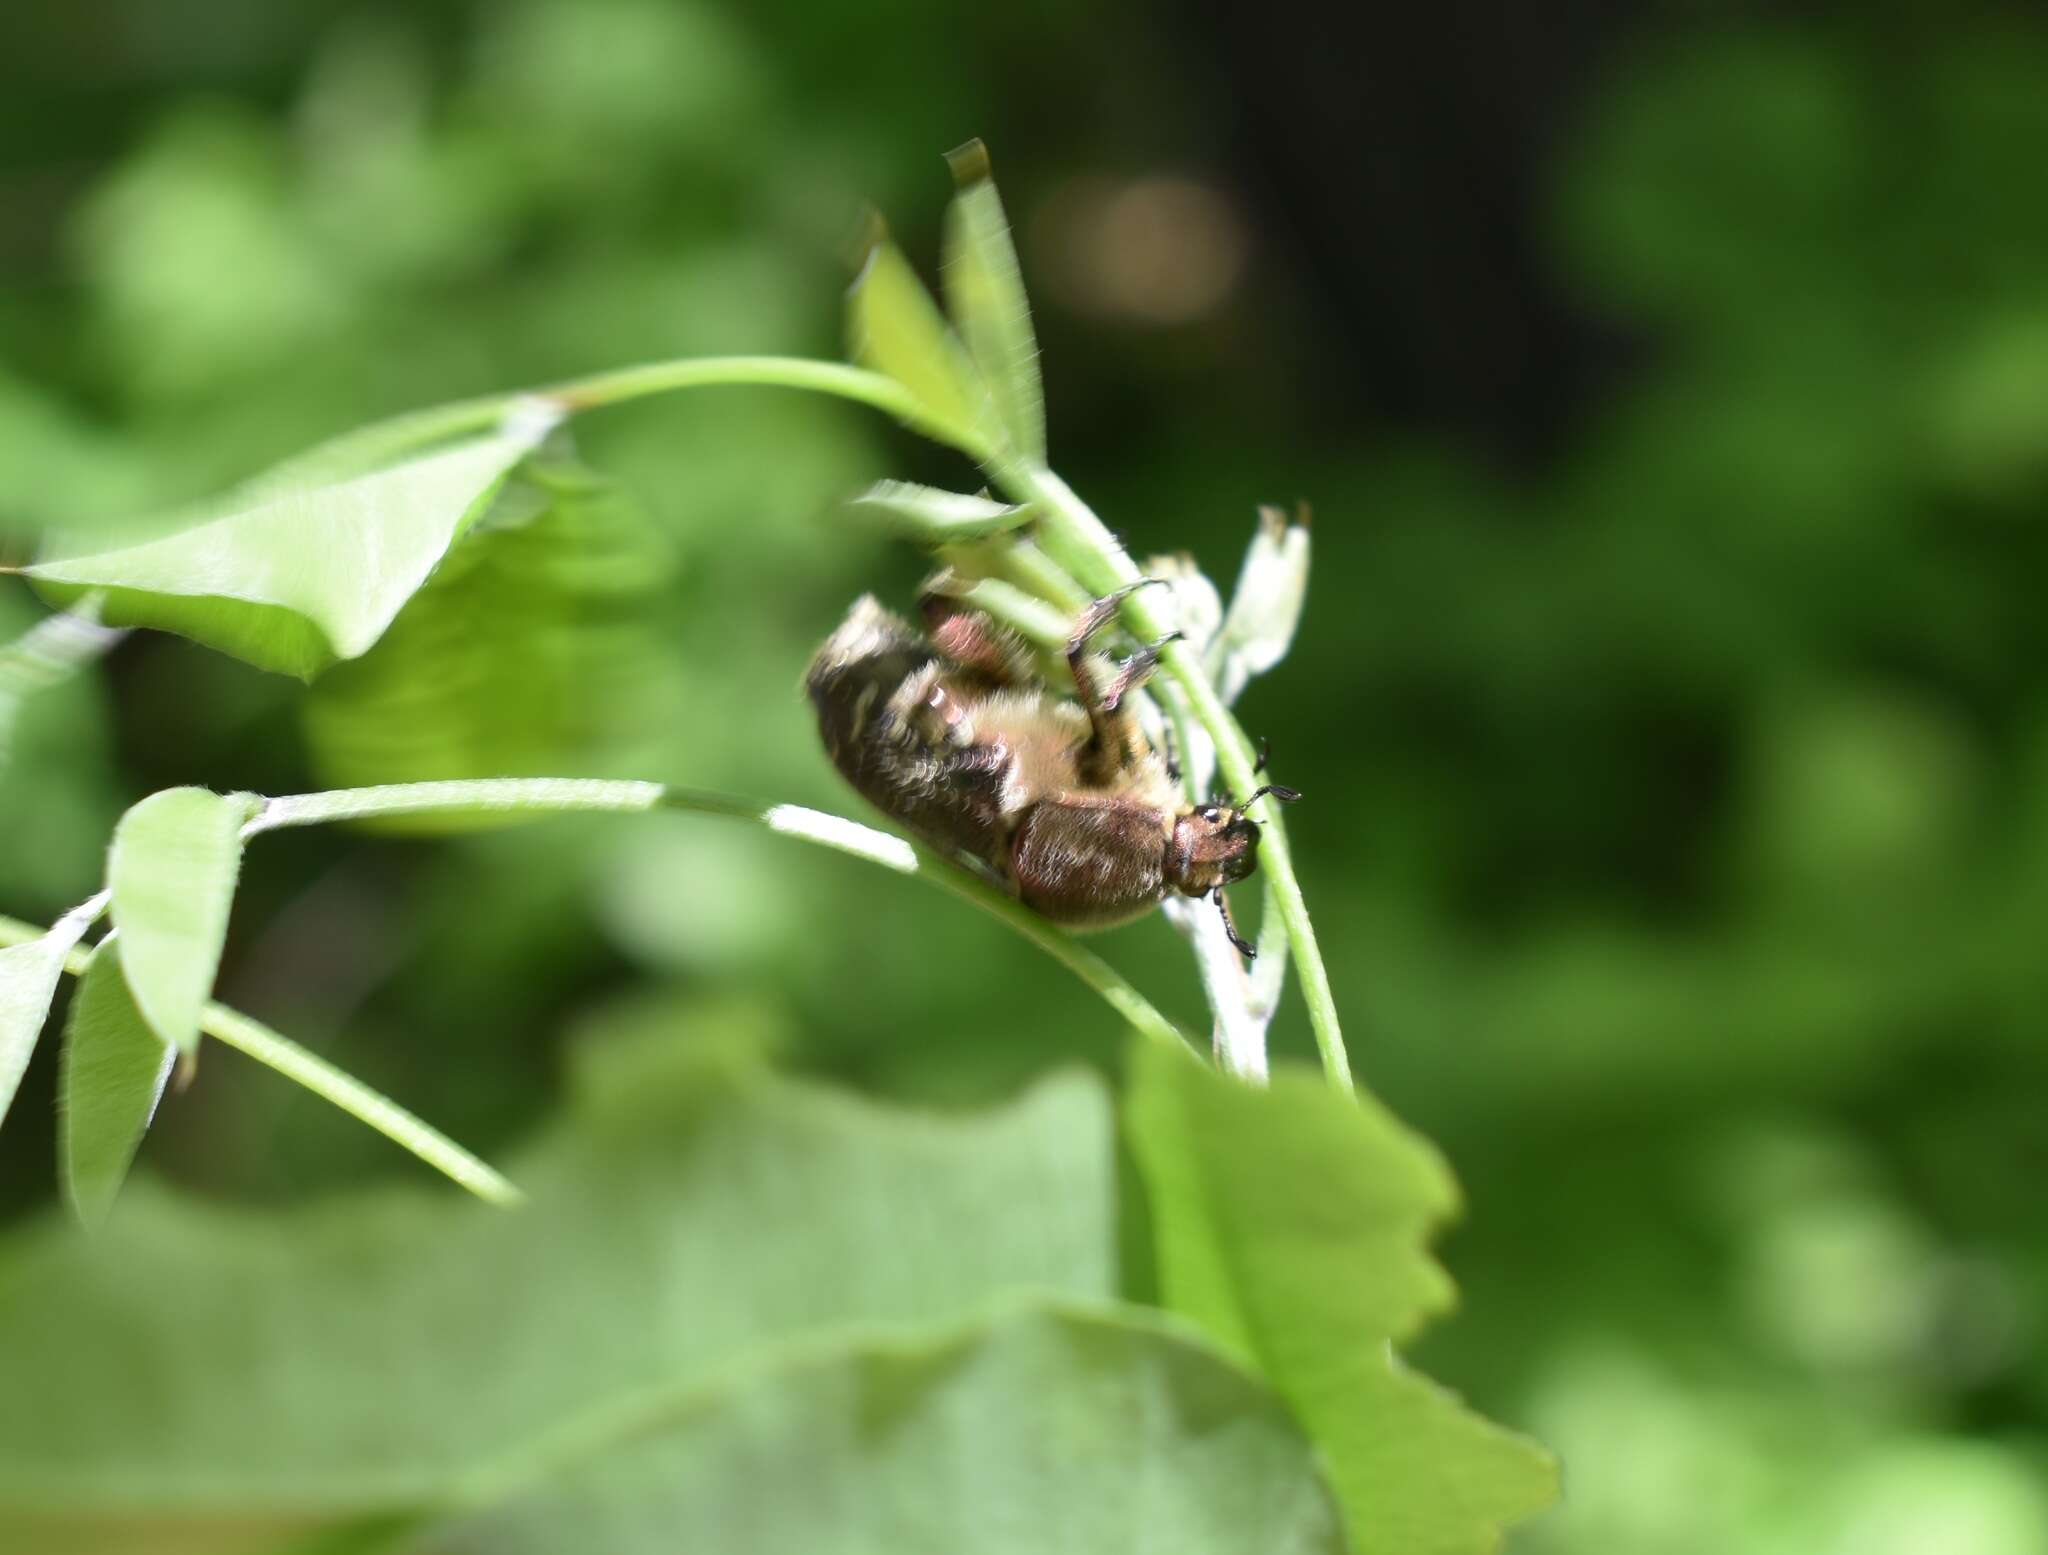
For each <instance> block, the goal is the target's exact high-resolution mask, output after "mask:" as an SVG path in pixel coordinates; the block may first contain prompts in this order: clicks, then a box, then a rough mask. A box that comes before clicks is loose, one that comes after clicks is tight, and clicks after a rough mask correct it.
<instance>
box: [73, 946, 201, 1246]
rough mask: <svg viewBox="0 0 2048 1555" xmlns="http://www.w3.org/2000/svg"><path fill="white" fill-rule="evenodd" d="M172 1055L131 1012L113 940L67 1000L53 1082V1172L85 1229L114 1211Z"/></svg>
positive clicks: (96, 956)
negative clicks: (55, 1090)
mask: <svg viewBox="0 0 2048 1555" xmlns="http://www.w3.org/2000/svg"><path fill="white" fill-rule="evenodd" d="M175 1057H176V1050H175V1049H174V1048H172V1047H171V1046H170V1044H169V1043H167V1042H165V1041H164V1040H163V1038H161V1037H159V1036H158V1035H157V1034H156V1033H155V1032H154V1031H151V1030H150V1029H149V1026H148V1024H147V1023H146V1022H145V1021H144V1020H143V1018H142V1013H141V1011H139V1010H137V1009H136V1007H135V998H134V995H132V994H131V993H130V992H129V991H128V982H127V979H126V978H124V977H123V976H122V975H121V947H120V944H119V941H118V940H116V939H113V938H109V939H107V940H106V941H105V942H104V943H102V944H101V946H100V948H99V949H98V950H97V951H95V952H94V953H93V958H92V965H91V966H89V967H87V968H86V971H85V980H84V981H83V982H82V983H80V984H79V987H78V993H77V996H76V997H75V998H73V1000H72V1001H71V1018H70V1020H69V1021H68V1022H67V1023H66V1025H65V1028H64V1048H63V1055H62V1061H61V1068H60V1070H59V1078H58V1096H59V1102H60V1109H61V1110H60V1111H59V1113H58V1119H57V1122H58V1137H57V1161H58V1173H59V1176H60V1177H61V1178H62V1180H63V1184H64V1197H65V1199H66V1201H67V1202H69V1204H70V1205H71V1209H72V1212H73V1213H74V1214H76V1215H77V1216H78V1218H79V1219H80V1220H81V1221H82V1222H84V1223H85V1224H86V1225H87V1226H90V1227H97V1226H99V1225H100V1224H101V1223H102V1222H104V1221H105V1220H106V1218H107V1211H108V1210H109V1209H111V1208H112V1207H113V1203H114V1196H115V1194H117V1193H119V1192H120V1189H121V1183H122V1180H123V1179H124V1178H126V1177H127V1175H128V1166H129V1163H130V1162H132V1161H133V1160H134V1159H135V1149H136V1146H138V1145H140V1144H141V1143H142V1136H143V1134H144V1132H145V1131H146V1130H147V1129H148V1128H149V1121H150V1119H151V1118H152V1117H154V1116H155V1114H156V1104H157V1102H158V1101H160V1100H161V1099H162V1097H163V1094H164V1082H165V1081H166V1080H168V1079H169V1078H170V1074H171V1063H172V1060H173V1059H174V1058H175Z"/></svg>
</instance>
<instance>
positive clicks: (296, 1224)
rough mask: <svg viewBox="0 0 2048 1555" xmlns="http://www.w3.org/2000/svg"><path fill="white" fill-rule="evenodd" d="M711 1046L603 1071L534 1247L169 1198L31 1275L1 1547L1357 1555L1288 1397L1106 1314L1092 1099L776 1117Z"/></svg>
mask: <svg viewBox="0 0 2048 1555" xmlns="http://www.w3.org/2000/svg"><path fill="white" fill-rule="evenodd" d="M702 1017H703V1018H702V1020H701V1023H700V1024H701V1025H702V1027H704V1028H705V1030H706V1033H707V1034H706V1035H705V1036H704V1037H702V1038H701V1039H700V1042H699V1044H698V1046H699V1048H700V1051H698V1052H697V1053H696V1054H694V1055H691V1054H689V1053H687V1052H685V1053H684V1054H683V1055H682V1056H681V1057H680V1058H679V1057H678V1051H677V1048H676V1045H675V1044H674V1042H673V1040H672V1039H671V1038H670V1037H669V1035H668V1034H667V1033H660V1032H658V1033H657V1034H655V1035H653V1036H651V1037H650V1036H649V1035H646V1034H641V1035H639V1036H638V1037H635V1036H633V1035H631V1034H630V1033H629V1034H626V1035H614V1036H613V1037H611V1038H610V1039H609V1040H608V1041H605V1042H603V1043H600V1044H597V1045H594V1046H591V1047H589V1049H588V1051H587V1052H586V1054H585V1060H584V1063H583V1064H582V1066H581V1070H582V1072H581V1074H580V1077H579V1079H578V1082H577V1091H578V1101H577V1104H576V1106H575V1108H574V1109H573V1110H572V1112H571V1113H570V1115H569V1117H568V1119H567V1121H566V1123H565V1124H564V1125H563V1126H561V1127H560V1128H558V1129H557V1130H555V1131H554V1133H553V1134H552V1136H551V1137H550V1138H549V1139H548V1140H547V1141H546V1142H545V1143H543V1144H542V1145H540V1146H538V1147H537V1148H536V1150H535V1151H533V1152H532V1153H530V1154H529V1156H528V1157H527V1158H526V1159H525V1160H524V1161H523V1162H522V1163H521V1164H520V1166H519V1168H518V1173H519V1176H520V1178H521V1180H522V1181H523V1182H524V1183H525V1184H526V1186H527V1187H528V1188H529V1190H530V1191H531V1194H532V1202H531V1205H530V1207H529V1208H528V1209H527V1210H525V1211H523V1212H521V1213H518V1214H506V1213H503V1212H499V1211H493V1210H490V1209H488V1208H486V1207H484V1206H480V1205H476V1204H473V1203H468V1202H462V1201H451V1200H448V1199H446V1198H443V1199H441V1200H440V1201H439V1202H432V1201H429V1200H428V1199H427V1198H425V1197H424V1196H422V1195H419V1194H417V1193H412V1192H400V1193H383V1194H370V1195H359V1196H355V1197H353V1198H351V1199H348V1200H345V1201H337V1202H335V1203H334V1204H332V1205H330V1206H328V1207H326V1208H325V1209H323V1210H308V1211H302V1212H299V1213H297V1214H296V1215H291V1216H284V1215H265V1214H250V1213H246V1212H236V1211H233V1210H226V1209H222V1208H218V1207H212V1206H206V1205H202V1204H198V1203H194V1202H191V1201H190V1200H188V1199H185V1198H183V1197H180V1196H176V1195H171V1194H167V1193H161V1192H160V1193H157V1194H155V1195H141V1194H138V1196H137V1201H136V1202H134V1203H133V1204H132V1205H124V1210H127V1211H128V1213H127V1214H125V1215H124V1217H123V1218H122V1219H121V1220H120V1221H118V1222H117V1223H116V1225H115V1227H114V1229H113V1230H112V1231H111V1232H110V1233H109V1234H108V1235H107V1236H106V1237H105V1238H103V1239H100V1240H97V1241H94V1242H91V1243H85V1242H81V1241H80V1240H79V1239H78V1238H77V1236H76V1235H75V1234H73V1233H71V1232H69V1231H68V1230H65V1229H63V1228H57V1227H52V1228H50V1229H49V1230H47V1231H45V1232H44V1233H43V1234H42V1235H40V1236H38V1237H35V1238H31V1239H28V1240H26V1241H25V1242H24V1244H23V1245H21V1246H19V1247H18V1248H17V1249H16V1250H15V1252H16V1262H15V1265H14V1270H13V1272H14V1277H13V1278H11V1279H10V1280H9V1281H8V1283H7V1286H6V1294H5V1296H4V1297H0V1335H4V1336H5V1338H4V1340H0V1344H4V1348H5V1351H6V1353H7V1354H8V1356H9V1374H10V1377H11V1378H12V1380H13V1385H14V1389H15V1396H16V1397H20V1398H34V1399H37V1400H41V1401H44V1407H40V1408H38V1409H37V1410H35V1411H21V1412H17V1413H15V1414H12V1415H10V1416H8V1417H7V1418H6V1419H5V1420H4V1421H0V1507H4V1508H7V1509H8V1510H6V1511H5V1512H4V1513H0V1515H5V1516H7V1517H9V1518H12V1519H20V1520H23V1521H24V1522H25V1523H26V1525H27V1526H29V1527H31V1528H33V1529H35V1530H36V1531H37V1533H38V1535H39V1536H40V1537H42V1538H44V1539H46V1540H48V1541H51V1542H52V1543H59V1542H60V1541H71V1543H75V1544H76V1545H77V1546H78V1547H80V1548H89V1547H90V1548H107V1547H109V1545H108V1544H105V1543H102V1544H100V1545H94V1544H92V1542H91V1541H92V1540H93V1539H94V1538H95V1537H97V1538H99V1539H102V1540H110V1541H111V1540H118V1539H119V1538H121V1537H123V1534H122V1532H121V1530H123V1529H127V1528H133V1527H134V1526H136V1525H138V1524H139V1523H142V1522H144V1521H146V1520H147V1519H150V1518H157V1519H160V1520H161V1521H162V1522H163V1524H164V1525H165V1526H166V1527H167V1528H169V1529H171V1530H173V1531H176V1530H179V1529H180V1528H181V1526H182V1525H196V1526H197V1528H198V1529H199V1530H200V1531H202V1532H203V1533H204V1536H205V1537H207V1538H211V1539H212V1540H214V1541H215V1542H214V1543H213V1545H212V1546H211V1547H212V1548H214V1549H216V1550H222V1551H225V1550H231V1549H244V1548H251V1549H261V1548H268V1547H271V1546H272V1543H273V1541H275V1539H276V1538H277V1536H278V1526H279V1525H280V1524H285V1525H299V1526H302V1527H312V1526H320V1525H326V1524H332V1523H353V1522H356V1521H358V1520H368V1521H371V1522H373V1523H376V1524H378V1525H380V1526H381V1525H383V1524H384V1523H386V1522H387V1521H389V1520H393V1519H395V1520H397V1521H399V1522H401V1523H416V1524H418V1525H419V1528H420V1532H419V1534H418V1535H417V1543H416V1544H415V1543H414V1542H410V1541H408V1542H406V1543H405V1544H404V1547H405V1548H414V1547H418V1548H435V1549H439V1548H450V1549H455V1548H477V1547H487V1548H491V1549H503V1548H517V1549H526V1548H533V1549H547V1548H553V1547H559V1545H560V1543H561V1542H562V1541H563V1540H564V1539H567V1538H568V1537H569V1536H568V1535H567V1534H566V1533H565V1532H564V1530H566V1529H580V1530H582V1532H581V1533H580V1535H579V1536H578V1537H580V1538H585V1539H593V1540H598V1542H601V1543H603V1545H604V1547H606V1548H608V1549H620V1550H638V1549H641V1548H647V1549H656V1548H672V1547H673V1539H674V1530H675V1529H676V1528H677V1527H679V1526H680V1527H685V1528H701V1529H702V1530H703V1537H704V1538H705V1539H706V1540H708V1541H711V1542H714V1543H715V1544H716V1545H717V1547H719V1548H725V1549H758V1550H763V1551H766V1550H771V1549H782V1548H790V1547H793V1546H792V1544H791V1543H790V1542H789V1541H790V1540H792V1539H794V1540H796V1541H797V1542H798V1543H801V1544H803V1545H804V1547H807V1548H809V1547H817V1546H815V1544H814V1541H815V1540H816V1539H817V1538H820V1537H824V1536H825V1533H826V1531H827V1530H836V1531H834V1532H833V1533H832V1537H833V1538H834V1539H836V1540H838V1541H839V1542H838V1543H828V1544H825V1545H824V1546H822V1547H825V1548H840V1547H844V1548H848V1549H863V1548H879V1547H883V1546H885V1545H890V1546H893V1544H894V1542H895V1541H896V1540H898V1539H904V1538H909V1539H911V1540H912V1542H913V1543H915V1542H916V1541H917V1540H918V1539H923V1540H927V1541H936V1543H935V1544H934V1547H937V1546H938V1545H952V1546H960V1545H970V1544H971V1545H972V1546H973V1547H976V1548H993V1549H1002V1548H1008V1547H1011V1546H1010V1545H1008V1544H1006V1543H1005V1542H1004V1541H1005V1539H1006V1538H1010V1537H1024V1538H1025V1539H1026V1541H1027V1542H1026V1543H1024V1544H1021V1545H1017V1546H1016V1547H1018V1548H1037V1547H1040V1545H1039V1542H1038V1541H1040V1540H1041V1539H1042V1538H1043V1536H1044V1535H1045V1532H1046V1530H1047V1529H1048V1528H1051V1527H1058V1528H1061V1529H1064V1530H1065V1531H1066V1532H1067V1533H1068V1534H1070V1535H1071V1538H1068V1537H1062V1539H1061V1544H1062V1547H1064V1548H1076V1549H1083V1550H1096V1549H1100V1550H1104V1551H1108V1550H1112V1549H1120V1548H1131V1547H1134V1541H1135V1547H1137V1548H1157V1549H1162V1550H1163V1549H1196V1550H1200V1549H1215V1550H1218V1551H1228V1550H1233V1549H1241V1548H1243V1547H1245V1541H1246V1540H1249V1539H1252V1538H1254V1537H1255V1536H1263V1537H1270V1538H1271V1540H1272V1544H1271V1545H1270V1547H1272V1548H1276V1549H1286V1550H1301V1551H1304V1552H1306V1551H1310V1550H1314V1551H1326V1550H1328V1551H1334V1550H1335V1549H1337V1548H1338V1547H1339V1545H1338V1541H1337V1538H1336V1535H1335V1527H1336V1520H1335V1512H1334V1509H1333V1508H1332V1507H1331V1505H1330V1503H1329V1501H1328V1499H1327V1496H1326V1493H1325V1492H1324V1490H1323V1489H1322V1486H1321V1482H1320V1479H1319V1476H1318V1474H1317V1472H1316V1468H1315V1464H1314V1460H1313V1458H1312V1457H1311V1454H1310V1451H1309V1448H1308V1445H1307V1443H1306V1441H1305V1440H1304V1439H1303V1438H1302V1436H1301V1435H1300V1434H1299V1432H1298V1430H1297V1429H1296V1428H1295V1427H1294V1426H1293V1425H1292V1424H1291V1423H1290V1422H1289V1421H1288V1419H1287V1417H1286V1415H1285V1414H1284V1412H1283V1411H1282V1410H1281V1408H1280V1406H1279V1405H1278V1403H1277V1401H1275V1400H1274V1399H1272V1398H1271V1397H1270V1396H1269V1395H1267V1394H1265V1393H1263V1392H1262V1391H1261V1389H1260V1388H1259V1386H1258V1385H1257V1383H1255V1382H1254V1381H1253V1380H1252V1379H1251V1377H1250V1376H1249V1375H1247V1374H1244V1373H1241V1372H1238V1371H1236V1370H1235V1369H1234V1368H1233V1367H1232V1366H1231V1365H1230V1364H1229V1363H1228V1362H1226V1361H1225V1360H1223V1359H1222V1358H1221V1357H1220V1356H1219V1355H1218V1354H1216V1353H1215V1352H1213V1351H1211V1350H1209V1349H1207V1348H1206V1347H1205V1346H1204V1345H1203V1343H1202V1342H1201V1341H1200V1338H1199V1335H1198V1333H1197V1331H1195V1330H1193V1329H1191V1328H1180V1327H1173V1326H1168V1325H1165V1324H1163V1323H1162V1322H1161V1321H1160V1320H1159V1319H1158V1318H1157V1317H1156V1315H1155V1316H1152V1317H1148V1316H1146V1315H1145V1314H1144V1313H1143V1312H1141V1311H1138V1310H1137V1309H1133V1308H1125V1307H1119V1306H1117V1305H1116V1304H1115V1297H1116V1293H1117V1269H1116V1256H1115V1254H1116V1231H1115V1217H1116V1209H1115V1203H1114V1182H1115V1168H1114V1159H1113V1151H1112V1140H1111V1129H1110V1123H1111V1115H1110V1108H1109V1104H1108V1100H1107V1098H1106V1097H1105V1096H1104V1094H1103V1092H1102V1088H1101V1086H1100V1085H1099V1083H1097V1082H1096V1081H1094V1080H1092V1079H1090V1078H1088V1077H1085V1076H1075V1075H1068V1076H1066V1077H1064V1078H1059V1079H1053V1080H1048V1081H1047V1082H1045V1083H1044V1084H1042V1085H1040V1086H1039V1087H1037V1088H1035V1089H1034V1090H1033V1091H1032V1092H1031V1093H1030V1094H1029V1095H1028V1096H1026V1097H1024V1098H1022V1099H1020V1100H1019V1101H1017V1102H1016V1103H1014V1104H1013V1105H1011V1106H1010V1107H1008V1108H1006V1109H1005V1110H1004V1111H1002V1112H1001V1113H999V1114H994V1115H988V1116H980V1117H975V1118H972V1119H966V1120H960V1121H941V1120H936V1119H925V1118H918V1117H915V1116H913V1115H910V1114H907V1113H902V1112H892V1111H889V1110H885V1109H878V1108H875V1107H871V1106H865V1105H857V1104H853V1103H850V1102H848V1101H846V1100H844V1099H842V1098H840V1097H836V1096H834V1095H831V1094H829V1093H826V1092H822V1091H817V1090H813V1089H805V1088H799V1087H792V1086H789V1085H787V1084H785V1083H781V1082H775V1081H771V1080H769V1079H767V1078H765V1077H764V1076H763V1075H762V1074H761V1073H760V1072H759V1071H758V1069H756V1068H755V1067H754V1066H753V1065H752V1064H750V1063H748V1062H746V1061H745V1060H744V1059H742V1058H739V1057H737V1056H735V1055H734V1054H733V1053H732V1052H730V1051H726V1052H719V1051H717V1045H718V1043H719V1042H723V1043H725V1044H727V1045H728V1046H730V1044H732V1043H733V1042H734V1041H736V1040H740V1039H739V1038H738V1034H737V1033H736V1032H735V1030H734V1022H732V1021H731V1020H730V1019H727V1020H726V1021H723V1022H721V1021H720V1020H719V1019H718V1017H717V1016H716V1015H715V1014H714V1013H713V1012H709V1011H705V1012H702ZM721 1030H722V1033H723V1034H722V1035H721V1036H718V1037H717V1038H716V1039H715V1040H714V1038H713V1036H712V1035H711V1034H712V1033H719V1032H721ZM706 1043H710V1044H711V1048H712V1050H711V1051H702V1050H701V1049H703V1048H704V1047H705V1044H706ZM1034 1314H1035V1315H1034ZM785 1452H786V1453H787V1454H788V1455H787V1456H779V1455H780V1454H783V1453H785ZM762 1454H768V1455H770V1456H768V1457H767V1458H765V1459H764V1458H762V1457H760V1456H759V1455H762ZM749 1460H751V1461H753V1462H755V1463H756V1464H757V1465H759V1464H761V1463H763V1462H768V1463H777V1464H780V1465H781V1466H782V1467H783V1468H784V1469H786V1470H787V1471H788V1473H787V1476H782V1475H769V1474H764V1473H761V1472H759V1471H758V1468H757V1470H756V1471H755V1472H751V1473H728V1472H727V1467H728V1466H729V1465H731V1464H733V1463H735V1462H741V1461H749ZM678 1475H681V1476H683V1477H682V1478H680V1479H678V1478H677V1476H678ZM1134 1476H1136V1477H1139V1478H1142V1479H1144V1481H1145V1482H1146V1483H1147V1485H1148V1486H1149V1487H1150V1488H1149V1489H1148V1491H1147V1494H1146V1496H1145V1498H1144V1499H1143V1501H1142V1503H1141V1502H1139V1501H1134V1500H1133V1499H1132V1496H1131V1491H1130V1486H1131V1482H1132V1479H1133V1477H1134ZM722 1481H723V1482H724V1488H723V1489H722V1490H720V1491H718V1492H717V1494H716V1495H712V1494H710V1488H711V1487H713V1486H716V1485H719V1484H720V1483H721V1482H722ZM688 1487H695V1489H694V1491H693V1493H690V1494H685V1493H684V1490H685V1489H686V1488H688ZM1054 1489H1057V1492H1058V1494H1057V1496H1055V1497H1054V1498H1053V1499H1054V1501H1055V1502H1056V1504H1048V1503H1047V1501H1046V1500H1045V1499H1044V1495H1045V1494H1049V1493H1050V1492H1051V1491H1052V1490H1054ZM1154 1501H1157V1502H1158V1503H1159V1504H1158V1505H1157V1506H1156V1507H1154V1506H1153V1505H1152V1503H1153V1502H1154ZM849 1509H851V1511H852V1516H853V1519H854V1520H853V1521H851V1522H848V1521H847V1516H848V1512H849ZM1134 1515H1135V1516H1137V1517H1138V1518H1139V1519H1140V1524H1141V1526H1142V1527H1143V1529H1144V1531H1143V1533H1142V1534H1134V1533H1133V1527H1132V1523H1131V1519H1132V1518H1133V1516H1134ZM677 1517H685V1518H687V1519H689V1521H687V1522H684V1523H681V1524H678V1523H676V1522H675V1519H676V1518H677ZM1049 1517H1050V1518H1054V1519H1057V1521H1056V1522H1055V1523H1048V1522H1046V1521H1045V1519H1046V1518H1049ZM451 1524H452V1526H447V1525H451ZM1006 1527H1009V1528H1014V1529H1015V1530H1016V1534H1015V1535H1010V1534H1006V1533H1005V1532H1004V1529H1005V1528H1006ZM805 1529H808V1530H810V1533H809V1535H808V1536H805V1535H803V1533H802V1530H805ZM1261 1529H1263V1530H1265V1533H1264V1535H1259V1534H1258V1530H1261ZM598 1530H606V1532H605V1533H604V1534H603V1536H602V1537H601V1536H600V1533H599V1531H598ZM635 1530H638V1531H637V1532H636V1531H635ZM719 1530H723V1531H722V1532H719ZM657 1531H660V1532H661V1536H660V1537H659V1538H657V1537H656V1535H657ZM714 1535H716V1537H714ZM192 1536H194V1537H197V1536H199V1535H198V1534H197V1533H194V1534H193V1535H192ZM643 1540H653V1541H654V1542H648V1543H643V1542H642V1541H643ZM569 1542H576V1540H574V1539H570V1540H569ZM60 1547H69V1545H64V1544H61V1543H60Z"/></svg>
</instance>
